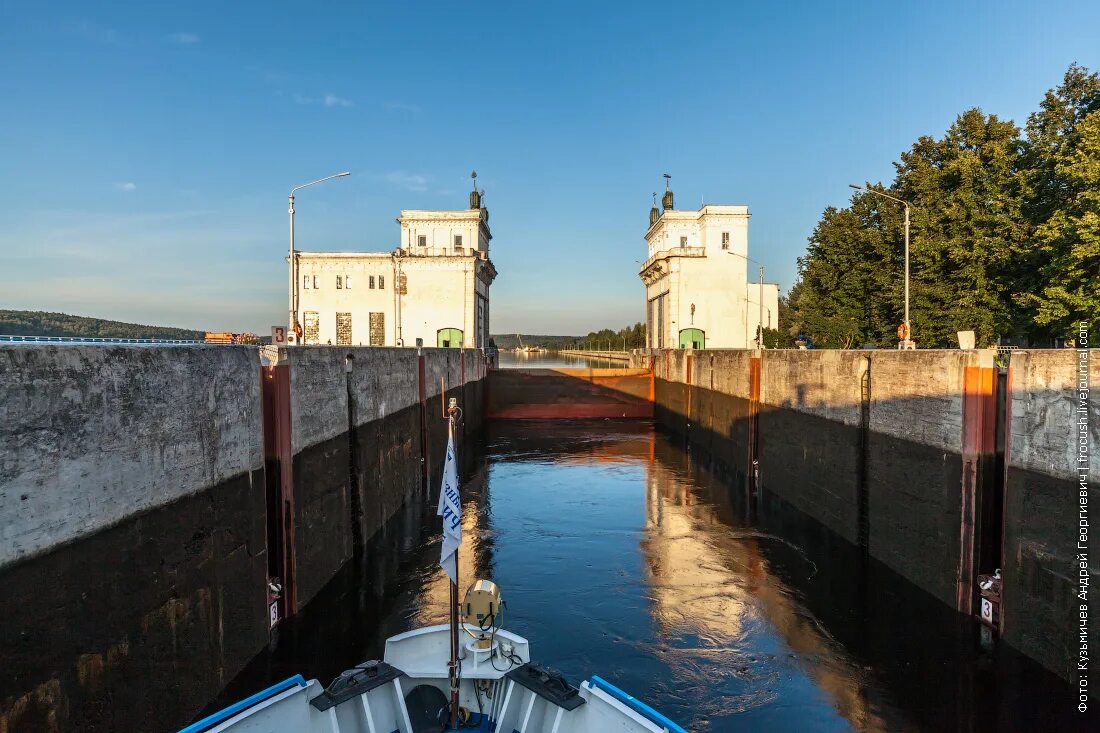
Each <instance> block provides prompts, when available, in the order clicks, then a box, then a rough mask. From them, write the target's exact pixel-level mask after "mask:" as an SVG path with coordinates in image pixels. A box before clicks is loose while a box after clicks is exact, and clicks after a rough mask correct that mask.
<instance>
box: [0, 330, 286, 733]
mask: <svg viewBox="0 0 1100 733" xmlns="http://www.w3.org/2000/svg"><path fill="white" fill-rule="evenodd" d="M258 371H259V360H258V358H257V356H256V352H255V350H254V349H249V348H246V347H232V346H221V347H205V346H197V347H196V346H188V347H157V348H150V347H142V346H69V345H66V346H46V345H33V346H32V345H10V346H0V536H2V542H0V565H2V567H0V589H2V590H0V618H2V619H3V620H4V622H3V623H2V624H0V659H3V663H2V664H0V730H12V731H16V730H54V729H63V728H67V727H70V726H73V725H76V724H77V723H78V722H79V723H81V724H84V725H87V724H88V721H96V722H98V723H99V725H100V726H101V727H102V728H103V729H112V730H148V729H153V728H155V727H157V723H156V721H157V720H158V719H159V715H160V711H171V710H175V709H178V707H179V704H180V703H179V701H180V700H187V701H190V704H191V705H192V706H193V708H194V706H196V705H198V706H201V704H202V702H201V701H203V700H206V699H209V698H210V697H211V696H212V695H214V694H216V693H217V692H218V690H220V689H221V687H222V686H223V685H224V684H225V683H226V682H227V681H228V680H229V679H231V678H232V676H233V675H234V674H236V673H237V672H238V671H239V670H240V669H241V668H242V667H243V666H244V665H245V664H246V663H247V661H248V660H249V659H251V658H252V656H253V655H254V654H255V653H256V651H257V649H259V648H262V646H263V645H264V644H265V643H266V642H267V623H266V611H265V585H266V567H265V565H266V558H265V511H264V480H263V471H262V469H263V453H262V442H261V430H260V425H261V423H260V405H259V396H260V385H259V380H258V379H257V377H258ZM135 687H139V688H140V689H134V688H135ZM196 701H198V702H196Z"/></svg>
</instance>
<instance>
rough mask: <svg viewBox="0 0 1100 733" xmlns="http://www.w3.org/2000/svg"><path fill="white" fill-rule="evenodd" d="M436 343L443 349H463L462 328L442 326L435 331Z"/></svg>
mask: <svg viewBox="0 0 1100 733" xmlns="http://www.w3.org/2000/svg"><path fill="white" fill-rule="evenodd" d="M435 345H436V346H438V347H440V348H441V349H461V348H462V329H461V328H441V329H439V330H438V331H436V332H435Z"/></svg>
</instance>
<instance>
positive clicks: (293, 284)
mask: <svg viewBox="0 0 1100 733" xmlns="http://www.w3.org/2000/svg"><path fill="white" fill-rule="evenodd" d="M350 175H351V173H350V172H348V171H344V172H343V173H337V174H335V175H332V176H326V177H324V178H318V179H317V180H316V181H310V182H309V183H303V184H302V185H301V186H295V187H294V188H292V189H290V195H289V196H288V197H287V199H288V200H289V203H290V206H289V209H288V213H289V214H290V251H289V253H288V255H287V264H288V265H289V269H290V324H289V325H290V330H291V331H292V332H293V333H294V337H295V338H296V339H297V342H296V343H299V344H300V343H301V342H302V337H301V336H300V335H299V331H301V327H300V326H299V325H298V253H297V252H296V251H295V250H294V192H295V191H300V190H301V189H303V188H308V187H309V186H315V185H317V184H318V183H324V182H325V181H330V180H332V179H333V178H343V177H344V176H350Z"/></svg>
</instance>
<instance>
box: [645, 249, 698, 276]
mask: <svg viewBox="0 0 1100 733" xmlns="http://www.w3.org/2000/svg"><path fill="white" fill-rule="evenodd" d="M706 256H707V250H706V248H705V247H672V248H671V249H663V250H661V251H660V252H655V253H654V254H653V256H652V257H650V258H649V259H648V260H646V261H645V263H644V264H643V265H642V266H641V268H640V269H639V270H638V272H645V271H646V270H647V269H648V268H649V266H650V265H652V264H653V263H654V262H656V261H657V260H663V259H665V258H667V257H706Z"/></svg>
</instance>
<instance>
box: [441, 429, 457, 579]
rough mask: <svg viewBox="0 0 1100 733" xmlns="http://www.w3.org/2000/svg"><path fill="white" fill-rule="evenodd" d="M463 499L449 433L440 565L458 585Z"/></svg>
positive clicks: (442, 491)
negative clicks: (459, 489) (460, 493)
mask: <svg viewBox="0 0 1100 733" xmlns="http://www.w3.org/2000/svg"><path fill="white" fill-rule="evenodd" d="M461 499H462V497H461V496H460V495H459V492H458V466H457V465H456V463H455V441H454V435H453V434H452V433H451V431H450V430H448V431H447V462H446V463H445V464H444V465H443V486H442V487H440V489H439V508H438V509H437V510H436V514H438V515H439V516H441V517H443V549H442V551H441V552H440V555H439V564H440V565H441V566H442V567H443V569H444V570H446V571H447V575H449V576H451V582H452V583H456V584H457V583H458V546H459V545H461V544H462V501H461Z"/></svg>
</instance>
